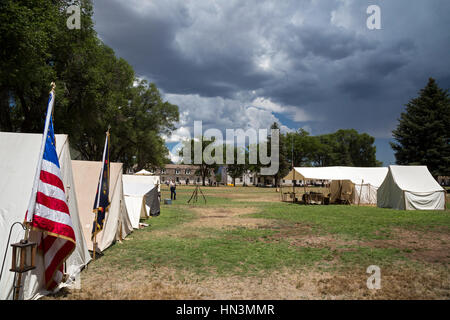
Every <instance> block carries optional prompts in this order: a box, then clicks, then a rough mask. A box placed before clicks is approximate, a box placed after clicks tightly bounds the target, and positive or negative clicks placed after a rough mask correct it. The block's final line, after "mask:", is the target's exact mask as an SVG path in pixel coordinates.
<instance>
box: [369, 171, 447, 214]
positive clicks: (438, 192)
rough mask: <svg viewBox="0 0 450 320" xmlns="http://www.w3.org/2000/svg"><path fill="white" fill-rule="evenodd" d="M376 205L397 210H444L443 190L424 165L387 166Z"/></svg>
mask: <svg viewBox="0 0 450 320" xmlns="http://www.w3.org/2000/svg"><path fill="white" fill-rule="evenodd" d="M377 199H378V201H377V206H378V207H380V208H394V209H399V210H444V209H445V190H444V189H443V188H442V187H441V186H440V185H439V183H437V181H436V180H435V179H434V178H433V176H432V175H431V173H430V172H429V171H428V168H427V167H426V166H389V172H388V174H387V176H386V179H385V180H384V182H383V183H382V184H381V186H380V188H379V189H378V194H377Z"/></svg>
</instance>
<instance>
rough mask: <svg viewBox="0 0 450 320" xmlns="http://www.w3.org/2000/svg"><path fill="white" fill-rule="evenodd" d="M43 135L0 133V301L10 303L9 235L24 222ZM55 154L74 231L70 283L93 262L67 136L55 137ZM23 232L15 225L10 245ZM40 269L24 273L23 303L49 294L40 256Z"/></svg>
mask: <svg viewBox="0 0 450 320" xmlns="http://www.w3.org/2000/svg"><path fill="white" fill-rule="evenodd" d="M41 140H42V134H26V133H5V132H0V150H1V153H0V172H1V173H0V174H1V179H0V255H1V257H2V259H3V255H4V254H5V250H6V248H8V254H7V255H6V262H5V266H4V269H3V276H2V278H1V280H0V299H2V300H3V299H11V298H12V292H13V279H14V273H12V272H10V271H9V268H10V266H11V248H10V246H9V245H8V246H7V241H8V234H9V230H10V227H11V225H12V224H13V223H14V222H23V220H24V217H25V212H26V210H27V206H28V201H29V198H30V195H31V190H32V187H33V180H34V174H35V171H36V166H37V162H38V157H39V150H40V146H41ZM56 149H57V150H56V151H57V154H58V158H59V162H60V166H61V175H62V181H63V183H64V187H65V190H66V196H67V201H68V206H69V211H70V216H71V218H72V224H73V227H74V231H75V237H76V247H75V250H74V252H73V253H72V254H71V256H70V257H69V258H68V259H67V261H66V266H65V272H66V273H67V274H68V275H69V276H70V277H69V280H68V282H66V283H65V284H61V285H60V287H62V286H64V285H66V284H67V283H69V282H71V281H73V280H74V279H75V276H76V275H77V274H78V273H79V272H80V271H81V270H82V268H83V267H84V266H85V265H86V264H88V263H89V261H90V260H91V257H90V254H89V251H88V248H87V245H86V241H85V238H84V236H83V232H82V227H81V223H80V219H79V211H78V206H77V201H76V190H75V185H74V182H73V175H72V166H71V160H70V152H69V139H68V137H67V135H60V134H57V135H56ZM23 236H24V231H23V229H22V228H21V227H20V226H18V225H16V226H15V227H14V228H13V232H12V235H11V240H10V243H16V242H18V241H20V240H21V239H23ZM30 236H31V240H32V241H37V239H39V237H40V233H37V232H32V233H31V234H30ZM36 265H37V268H36V269H34V270H32V271H29V272H27V273H25V279H24V282H23V284H24V287H23V296H22V298H23V299H37V298H39V297H41V296H42V295H45V294H47V293H48V292H47V291H46V290H45V289H44V274H43V270H44V261H43V258H42V255H41V254H39V253H38V254H37V256H36Z"/></svg>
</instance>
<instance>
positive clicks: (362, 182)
mask: <svg viewBox="0 0 450 320" xmlns="http://www.w3.org/2000/svg"><path fill="white" fill-rule="evenodd" d="M363 184H364V179H362V180H361V188H360V189H359V199H358V207H359V204H360V203H361V193H362V188H363Z"/></svg>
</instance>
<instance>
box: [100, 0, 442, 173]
mask: <svg viewBox="0 0 450 320" xmlns="http://www.w3.org/2000/svg"><path fill="white" fill-rule="evenodd" d="M372 4H376V5H378V6H379V7H380V8H381V30H369V29H368V28H367V26H366V20H367V18H368V17H369V15H368V14H367V13H366V10H367V7H368V6H369V5H372ZM94 8H95V14H94V19H95V22H96V30H97V32H98V34H99V37H100V38H101V39H102V40H103V41H104V42H105V43H106V44H107V45H109V46H110V47H112V48H113V49H114V50H115V51H116V54H117V55H118V56H120V57H123V58H125V59H126V60H127V61H128V62H129V63H130V64H131V65H132V66H133V67H134V70H135V71H136V74H137V75H138V76H139V77H142V78H145V79H148V80H149V81H152V82H155V83H156V85H157V86H158V88H159V89H160V90H161V92H162V93H163V94H164V97H165V99H167V100H168V101H169V102H171V103H174V104H177V105H178V106H179V108H180V122H179V123H178V128H179V129H178V130H177V131H176V132H174V134H173V135H172V137H170V139H169V142H173V143H174V142H176V141H178V140H179V139H181V138H182V137H183V136H186V134H187V133H188V132H189V131H191V133H192V127H193V123H194V120H202V121H203V127H204V129H207V128H218V129H221V130H224V129H225V128H230V129H237V128H242V129H247V128H255V129H260V128H268V127H269V126H270V124H271V123H273V122H274V121H277V122H279V123H280V124H281V127H282V130H283V131H288V130H297V129H298V128H304V129H305V130H307V131H309V132H310V133H311V134H313V135H317V134H322V133H329V132H334V131H336V130H337V129H341V128H355V129H357V130H358V131H360V132H367V133H369V134H370V135H373V136H374V137H376V139H377V141H376V145H377V148H378V150H377V156H378V158H379V159H380V160H382V161H384V164H385V165H388V164H390V163H391V162H393V161H394V157H393V154H392V150H390V147H389V145H388V141H389V139H390V138H391V131H392V129H394V128H395V127H396V124H397V119H398V117H399V115H400V113H401V112H402V111H403V110H404V105H405V104H406V103H407V102H408V101H409V100H410V99H411V98H413V97H415V96H416V95H417V92H418V91H419V90H420V89H421V88H422V87H424V86H425V85H426V83H427V80H428V78H429V77H434V78H435V79H437V81H438V84H439V85H440V86H441V87H443V88H450V58H449V57H450V23H449V16H450V1H448V0H389V1H388V0H384V1H380V0H372V1H366V0H305V1H302V0H297V1H287V0H277V1H275V0H273V1H262V0H249V1H247V0H239V1H235V0H227V1H218V0H217V1H212V0H203V1H200V0H191V1H189V0H180V1H178V0H153V1H151V0H128V1H123V0H94ZM171 145H172V144H171Z"/></svg>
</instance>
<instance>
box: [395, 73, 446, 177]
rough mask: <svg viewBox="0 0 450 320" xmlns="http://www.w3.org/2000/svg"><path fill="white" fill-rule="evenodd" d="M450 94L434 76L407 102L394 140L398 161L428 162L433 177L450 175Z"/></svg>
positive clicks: (404, 162) (413, 163)
mask: <svg viewBox="0 0 450 320" xmlns="http://www.w3.org/2000/svg"><path fill="white" fill-rule="evenodd" d="M449 126H450V96H449V94H448V91H447V90H443V89H441V88H439V86H438V85H437V83H436V81H435V80H434V79H433V78H430V79H429V81H428V84H427V86H426V87H425V88H423V89H422V90H420V92H419V96H418V97H417V98H414V99H412V100H411V101H410V102H409V103H408V104H407V105H406V112H403V113H402V114H401V116H400V119H399V124H398V126H397V129H395V130H394V131H393V132H392V133H393V136H394V138H395V140H396V141H397V142H396V143H391V146H392V149H394V151H395V158H396V160H397V163H398V164H407V165H426V166H427V167H428V169H429V170H430V172H431V173H432V174H433V176H439V175H443V176H448V175H450V130H449Z"/></svg>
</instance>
